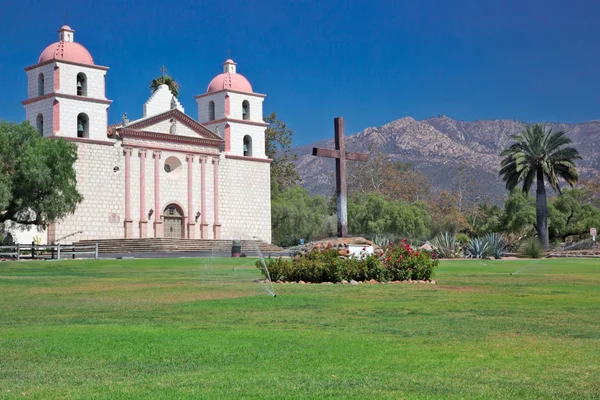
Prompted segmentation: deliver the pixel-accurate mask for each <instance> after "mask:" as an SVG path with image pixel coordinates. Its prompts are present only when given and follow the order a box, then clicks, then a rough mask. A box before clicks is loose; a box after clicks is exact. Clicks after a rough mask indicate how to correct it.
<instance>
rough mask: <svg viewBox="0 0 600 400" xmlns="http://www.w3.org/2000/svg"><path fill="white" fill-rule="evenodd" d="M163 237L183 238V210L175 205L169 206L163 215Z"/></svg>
mask: <svg viewBox="0 0 600 400" xmlns="http://www.w3.org/2000/svg"><path fill="white" fill-rule="evenodd" d="M163 215H164V219H165V222H164V224H165V225H164V226H165V237H166V238H170V239H181V238H183V233H184V230H183V210H182V209H181V207H179V206H178V205H177V204H169V205H168V206H167V207H166V208H165V211H164V213H163Z"/></svg>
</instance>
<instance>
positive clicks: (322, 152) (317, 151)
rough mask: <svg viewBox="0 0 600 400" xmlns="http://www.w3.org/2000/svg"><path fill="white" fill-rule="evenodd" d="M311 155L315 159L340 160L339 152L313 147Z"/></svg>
mask: <svg viewBox="0 0 600 400" xmlns="http://www.w3.org/2000/svg"><path fill="white" fill-rule="evenodd" d="M312 155H313V156H317V157H328V158H340V151H339V150H331V149H321V148H319V147H313V151H312Z"/></svg>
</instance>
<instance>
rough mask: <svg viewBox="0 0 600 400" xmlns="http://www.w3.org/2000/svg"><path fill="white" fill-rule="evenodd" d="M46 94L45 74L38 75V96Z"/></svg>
mask: <svg viewBox="0 0 600 400" xmlns="http://www.w3.org/2000/svg"><path fill="white" fill-rule="evenodd" d="M43 95H44V74H39V75H38V96H43Z"/></svg>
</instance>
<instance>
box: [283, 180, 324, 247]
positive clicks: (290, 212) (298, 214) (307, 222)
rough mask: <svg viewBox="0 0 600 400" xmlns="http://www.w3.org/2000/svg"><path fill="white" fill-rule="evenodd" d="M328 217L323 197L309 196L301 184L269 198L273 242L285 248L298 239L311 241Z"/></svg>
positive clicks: (319, 231) (296, 242)
mask: <svg viewBox="0 0 600 400" xmlns="http://www.w3.org/2000/svg"><path fill="white" fill-rule="evenodd" d="M326 216H327V204H326V203H325V199H324V198H323V197H322V196H314V197H312V196H310V195H309V194H308V191H307V190H306V189H304V188H302V187H300V186H292V187H289V188H287V189H285V190H283V191H281V192H278V193H276V194H275V196H274V197H273V198H272V199H271V225H272V229H273V242H274V243H275V244H277V245H279V246H283V247H287V246H293V245H297V244H298V243H299V241H300V239H304V240H306V241H309V240H311V239H312V238H313V237H315V236H316V235H318V234H320V233H321V231H322V228H323V220H324V218H325V217H326Z"/></svg>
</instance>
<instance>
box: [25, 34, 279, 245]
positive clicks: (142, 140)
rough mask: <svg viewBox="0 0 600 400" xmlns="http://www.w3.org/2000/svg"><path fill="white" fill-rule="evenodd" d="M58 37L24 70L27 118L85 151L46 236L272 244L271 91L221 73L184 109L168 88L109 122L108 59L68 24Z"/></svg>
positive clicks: (231, 68) (231, 70)
mask: <svg viewBox="0 0 600 400" xmlns="http://www.w3.org/2000/svg"><path fill="white" fill-rule="evenodd" d="M58 34H59V38H58V41H57V42H55V43H53V44H51V45H49V46H48V47H46V49H45V50H44V51H43V52H42V54H41V55H40V57H39V59H38V62H37V63H36V64H34V65H32V66H30V67H27V68H25V71H26V73H27V79H28V94H27V100H25V101H23V105H24V106H25V111H26V119H27V120H28V121H29V122H30V124H31V125H32V126H34V127H36V128H37V130H38V131H39V133H40V135H42V136H43V137H46V138H49V139H52V138H64V139H66V140H69V141H72V142H75V143H76V144H77V147H78V160H77V162H76V164H75V169H76V172H77V188H78V190H79V192H80V193H81V195H82V196H83V198H84V199H83V202H82V203H80V204H79V205H78V207H77V210H76V211H75V213H74V214H73V215H69V216H67V217H66V218H64V219H63V220H61V221H58V222H55V223H53V224H50V225H49V226H48V229H47V232H46V234H47V240H48V243H51V242H56V241H57V240H61V239H62V238H65V237H68V238H69V239H68V240H69V242H70V241H78V240H84V239H115V238H145V237H156V238H161V237H166V238H190V239H240V238H245V239H251V238H256V239H261V240H263V241H265V242H268V243H270V242H271V201H270V200H271V199H270V189H269V188H270V162H271V160H270V159H268V158H267V157H266V155H265V129H266V127H267V124H266V123H265V122H264V121H263V110H262V108H263V101H264V99H265V97H266V96H265V95H264V94H260V93H255V92H254V90H253V89H252V86H251V85H250V82H249V81H248V80H247V79H246V78H245V77H244V76H243V75H241V74H239V73H237V64H236V63H235V62H233V61H232V60H231V59H228V60H227V61H225V63H224V64H223V72H222V73H221V74H219V75H217V76H215V77H214V78H213V79H212V80H211V81H210V83H209V85H208V88H207V89H206V92H205V93H202V94H199V95H197V96H195V99H196V103H197V106H198V119H197V120H196V119H194V118H192V117H191V116H189V115H187V114H185V110H184V108H183V106H182V105H181V103H180V102H179V100H178V99H177V98H176V97H175V96H173V94H172V93H171V91H170V90H169V88H168V86H167V85H164V84H163V85H160V86H159V87H158V90H156V91H155V92H154V93H153V94H152V95H151V96H150V98H149V99H148V101H146V103H145V104H144V105H143V110H142V117H141V118H139V119H135V120H133V119H132V120H131V121H130V120H128V119H127V116H126V115H124V116H123V121H122V122H121V123H119V124H116V125H111V126H108V109H109V107H110V105H111V103H112V101H111V100H109V99H107V97H106V79H107V73H108V69H109V68H108V67H105V66H100V65H96V64H95V63H94V60H93V58H92V56H91V54H90V53H89V51H88V50H87V49H86V48H85V47H84V46H82V45H81V44H79V43H77V42H76V41H75V36H74V35H75V31H74V30H73V29H71V28H70V27H68V26H63V27H62V28H60V30H59V31H58Z"/></svg>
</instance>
